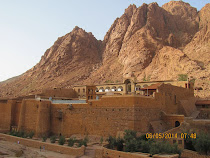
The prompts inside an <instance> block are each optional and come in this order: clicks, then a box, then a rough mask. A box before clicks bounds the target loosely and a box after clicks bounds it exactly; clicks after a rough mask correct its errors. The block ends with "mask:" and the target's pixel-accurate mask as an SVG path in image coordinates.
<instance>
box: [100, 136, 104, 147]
mask: <svg viewBox="0 0 210 158" xmlns="http://www.w3.org/2000/svg"><path fill="white" fill-rule="evenodd" d="M103 142H104V138H103V137H101V139H100V143H101V145H102V144H103Z"/></svg>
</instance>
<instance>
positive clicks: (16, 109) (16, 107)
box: [11, 100, 22, 127]
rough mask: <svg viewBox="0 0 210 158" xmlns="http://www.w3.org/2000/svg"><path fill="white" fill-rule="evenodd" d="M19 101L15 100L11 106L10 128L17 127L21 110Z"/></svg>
mask: <svg viewBox="0 0 210 158" xmlns="http://www.w3.org/2000/svg"><path fill="white" fill-rule="evenodd" d="M21 104H22V101H21V100H15V101H13V104H12V115H11V126H16V127H17V126H18V124H19V118H20V110H21Z"/></svg>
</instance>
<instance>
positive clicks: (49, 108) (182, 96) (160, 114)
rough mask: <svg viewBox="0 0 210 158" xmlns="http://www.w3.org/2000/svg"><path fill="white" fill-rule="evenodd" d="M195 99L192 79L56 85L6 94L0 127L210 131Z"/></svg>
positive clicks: (45, 131) (61, 131)
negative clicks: (31, 93) (17, 95)
mask: <svg viewBox="0 0 210 158" xmlns="http://www.w3.org/2000/svg"><path fill="white" fill-rule="evenodd" d="M195 102H196V98H195V97H194V89H193V83H191V82H188V81H155V82H137V81H136V80H135V77H134V76H131V77H127V78H125V79H124V81H123V83H110V84H104V85H86V86H74V88H73V89H60V88H54V89H52V90H46V91H44V92H43V93H42V94H39V95H35V96H25V97H22V98H21V97H20V98H14V99H9V100H8V99H2V100H0V118H1V119H0V132H8V131H10V130H18V131H21V130H23V131H26V132H30V131H33V132H35V135H36V136H40V137H41V136H43V135H54V134H55V135H64V136H66V137H69V136H71V135H73V134H82V135H98V136H109V135H112V136H116V135H117V134H119V133H120V132H123V131H124V130H125V129H131V130H135V131H137V132H139V133H142V134H145V133H148V132H150V133H163V132H166V131H169V130H170V131H171V130H176V132H177V130H179V131H180V130H183V128H181V127H184V128H185V127H190V129H195V130H198V129H199V130H204V131H207V132H209V131H210V129H209V121H202V119H203V116H205V118H207V119H209V114H207V115H206V110H205V109H204V110H203V111H202V110H201V109H200V108H199V109H200V110H199V111H198V109H197V108H196V105H195ZM206 116H207V117H206ZM198 117H199V118H200V120H198V119H196V118H198ZM201 122H202V123H201ZM186 124H187V125H186ZM171 141H173V140H172V139H171ZM179 144H180V145H183V142H181V141H180V142H179Z"/></svg>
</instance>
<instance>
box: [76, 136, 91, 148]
mask: <svg viewBox="0 0 210 158" xmlns="http://www.w3.org/2000/svg"><path fill="white" fill-rule="evenodd" d="M88 141H89V140H88V137H87V136H86V137H85V138H84V139H82V140H79V142H78V147H81V146H82V145H84V146H87V143H88Z"/></svg>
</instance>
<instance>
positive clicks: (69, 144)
mask: <svg viewBox="0 0 210 158" xmlns="http://www.w3.org/2000/svg"><path fill="white" fill-rule="evenodd" d="M75 141H76V139H75V138H69V140H68V146H70V147H72V146H74V143H75Z"/></svg>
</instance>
